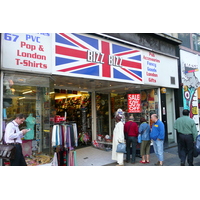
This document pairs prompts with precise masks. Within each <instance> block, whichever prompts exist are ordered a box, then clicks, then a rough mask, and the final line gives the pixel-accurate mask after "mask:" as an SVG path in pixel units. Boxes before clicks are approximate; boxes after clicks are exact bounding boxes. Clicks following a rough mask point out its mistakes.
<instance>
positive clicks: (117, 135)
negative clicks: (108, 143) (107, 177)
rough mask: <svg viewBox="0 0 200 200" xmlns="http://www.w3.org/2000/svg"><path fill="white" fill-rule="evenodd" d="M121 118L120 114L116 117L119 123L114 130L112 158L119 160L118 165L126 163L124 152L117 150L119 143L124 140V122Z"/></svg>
mask: <svg viewBox="0 0 200 200" xmlns="http://www.w3.org/2000/svg"><path fill="white" fill-rule="evenodd" d="M121 119H122V116H121V115H119V114H118V115H117V116H116V117H115V120H116V122H117V123H116V125H115V128H114V130H113V143H112V160H116V161H117V163H118V164H117V166H123V165H124V154H123V153H117V152H116V150H117V145H118V144H119V143H123V142H124V124H123V123H122V121H121Z"/></svg>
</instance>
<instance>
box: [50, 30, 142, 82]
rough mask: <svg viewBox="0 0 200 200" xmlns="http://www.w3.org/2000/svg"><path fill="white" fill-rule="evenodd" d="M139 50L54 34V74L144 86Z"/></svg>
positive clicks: (79, 37)
mask: <svg viewBox="0 0 200 200" xmlns="http://www.w3.org/2000/svg"><path fill="white" fill-rule="evenodd" d="M142 70H143V69H142V54H141V51H140V50H139V49H135V48H130V47H128V46H125V45H119V44H115V43H111V42H108V41H104V40H100V39H99V38H96V37H93V36H89V35H84V34H69V33H59V34H57V33H56V34H55V67H53V74H59V75H65V76H74V77H84V78H87V77H88V78H94V79H103V80H110V81H120V82H131V83H137V84H142V83H143V74H142Z"/></svg>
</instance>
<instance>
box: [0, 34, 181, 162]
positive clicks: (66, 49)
mask: <svg viewBox="0 0 200 200" xmlns="http://www.w3.org/2000/svg"><path fill="white" fill-rule="evenodd" d="M1 43H2V47H1V83H2V84H1V91H2V92H1V100H2V101H1V102H2V104H1V105H0V106H1V108H2V110H3V112H2V113H1V114H0V117H1V122H2V123H1V125H0V126H1V129H2V130H3V129H4V128H5V124H6V123H7V122H9V121H10V120H11V118H13V117H14V115H15V114H17V113H24V114H25V115H26V116H27V118H28V116H32V117H33V119H34V128H33V129H34V131H33V132H32V135H30V137H28V138H25V139H24V140H23V148H24V155H26V154H27V155H28V156H30V155H31V154H35V155H37V154H38V153H40V154H43V155H44V156H45V155H46V154H47V155H52V153H53V152H54V150H55V148H54V147H52V142H53V139H52V137H53V136H52V129H53V127H54V126H56V125H57V127H58V126H60V125H61V124H62V123H63V121H65V122H66V124H67V125H66V126H69V127H70V126H71V127H72V128H75V126H76V130H77V135H76V137H74V138H75V141H74V145H75V147H76V148H77V147H80V146H82V145H87V144H88V143H91V142H94V141H97V142H99V144H101V145H102V146H101V147H108V148H109V145H108V146H106V145H107V144H109V143H110V142H111V141H112V131H113V128H114V124H115V122H114V116H115V114H116V111H117V110H118V109H122V113H123V114H124V121H126V120H127V119H128V117H129V116H130V115H133V116H134V117H135V121H137V122H138V124H139V120H140V117H142V116H144V117H145V118H146V119H147V120H148V122H149V123H150V124H151V121H150V115H151V114H152V113H157V114H158V115H159V117H160V118H161V119H162V120H163V122H164V123H165V125H166V132H167V134H166V142H167V143H168V142H176V136H175V132H174V130H173V121H174V120H175V112H174V101H175V100H174V89H177V88H178V87H179V81H178V62H177V58H176V57H175V56H174V55H170V54H168V55H166V54H163V53H161V52H160V53H159V52H158V51H153V50H152V49H148V48H145V47H143V48H142V47H140V48H139V47H137V45H135V46H134V44H126V43H122V42H119V41H117V39H116V41H115V40H113V39H112V40H109V38H103V37H101V36H99V35H94V34H64V33H60V34H48V33H44V34H9V33H4V34H2V37H1ZM128 95H129V98H128ZM30 114H31V115H30ZM74 125H75V126H74ZM24 126H27V124H25V125H24ZM73 130H75V129H73ZM74 136H75V135H74ZM105 136H106V137H105ZM101 142H102V143H101ZM105 142H107V143H105ZM47 160H48V158H46V161H47Z"/></svg>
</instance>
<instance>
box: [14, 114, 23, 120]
mask: <svg viewBox="0 0 200 200" xmlns="http://www.w3.org/2000/svg"><path fill="white" fill-rule="evenodd" d="M16 118H19V119H23V118H25V115H24V114H22V113H20V114H17V115H16V117H15V119H16Z"/></svg>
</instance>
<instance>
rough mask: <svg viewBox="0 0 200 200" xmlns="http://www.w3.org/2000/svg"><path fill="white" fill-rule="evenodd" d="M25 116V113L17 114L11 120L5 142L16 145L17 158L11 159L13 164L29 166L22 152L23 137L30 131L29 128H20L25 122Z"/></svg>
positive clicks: (6, 130)
mask: <svg viewBox="0 0 200 200" xmlns="http://www.w3.org/2000/svg"><path fill="white" fill-rule="evenodd" d="M24 121H25V116H24V115H23V114H17V115H16V118H15V119H14V120H13V121H11V122H9V123H8V124H7V126H6V128H5V136H4V138H5V142H6V144H12V145H14V146H15V147H16V153H15V158H14V159H11V160H10V165H11V166H27V164H26V162H25V159H24V156H23V154H22V146H21V143H22V139H21V138H23V137H24V135H25V134H26V133H27V132H28V129H23V130H21V131H20V130H19V125H21V124H23V123H24Z"/></svg>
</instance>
